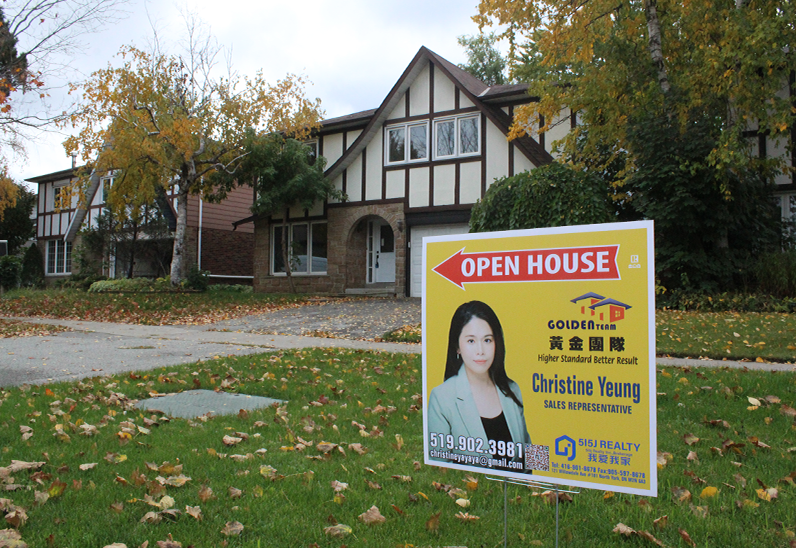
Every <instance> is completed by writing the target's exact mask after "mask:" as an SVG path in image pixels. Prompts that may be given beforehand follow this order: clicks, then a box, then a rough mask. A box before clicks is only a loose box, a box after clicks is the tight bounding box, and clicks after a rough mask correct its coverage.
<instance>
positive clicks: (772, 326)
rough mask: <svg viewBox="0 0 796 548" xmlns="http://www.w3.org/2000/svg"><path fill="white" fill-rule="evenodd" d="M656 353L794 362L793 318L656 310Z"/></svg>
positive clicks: (795, 324) (795, 331)
mask: <svg viewBox="0 0 796 548" xmlns="http://www.w3.org/2000/svg"><path fill="white" fill-rule="evenodd" d="M656 322H657V351H658V354H659V355H660V354H668V355H670V356H676V357H691V358H697V357H700V356H704V357H710V358H713V359H719V360H720V359H723V358H727V359H729V360H740V359H748V360H752V361H755V360H757V359H758V358H761V359H762V360H765V361H774V362H790V363H793V362H796V316H794V315H793V314H777V313H758V312H740V313H739V312H679V311H671V310H658V311H657V313H656Z"/></svg>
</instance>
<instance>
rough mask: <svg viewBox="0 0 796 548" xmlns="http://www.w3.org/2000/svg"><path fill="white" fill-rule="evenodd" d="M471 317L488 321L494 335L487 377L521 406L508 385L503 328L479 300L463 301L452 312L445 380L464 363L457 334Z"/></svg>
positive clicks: (457, 371)
mask: <svg viewBox="0 0 796 548" xmlns="http://www.w3.org/2000/svg"><path fill="white" fill-rule="evenodd" d="M473 318H479V319H481V320H484V321H485V322H486V323H488V324H489V327H490V328H492V335H494V337H495V359H494V360H493V361H492V367H490V368H489V378H490V379H492V382H493V383H495V386H497V387H498V389H500V391H501V392H503V394H505V395H506V396H507V397H509V398H511V399H512V400H514V402H515V403H516V404H517V405H519V406H520V407H522V403H521V402H520V400H519V399H518V398H517V396H516V395H515V394H514V392H513V391H512V390H511V388H510V387H509V382H511V379H509V377H508V376H507V375H506V343H505V341H504V340H503V328H502V327H501V326H500V320H498V317H497V315H496V314H495V311H494V310H492V309H491V308H490V307H489V305H488V304H486V303H483V302H481V301H470V302H469V303H464V304H463V305H461V306H460V307H459V308H457V309H456V312H454V313H453V318H452V319H451V329H450V333H449V334H448V359H447V361H446V362H445V380H446V381H447V380H448V379H449V378H451V377H455V376H456V375H457V374H458V373H459V369H461V367H462V363H464V362H463V361H462V358H461V356H459V353H458V352H457V351H456V349H457V348H459V336H460V335H461V334H462V331H463V330H464V326H465V325H467V324H468V323H470V320H472V319H473Z"/></svg>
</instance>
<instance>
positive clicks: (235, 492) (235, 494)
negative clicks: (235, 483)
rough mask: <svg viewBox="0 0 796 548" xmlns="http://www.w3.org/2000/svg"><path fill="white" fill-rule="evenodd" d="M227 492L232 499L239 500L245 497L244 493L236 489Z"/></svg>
mask: <svg viewBox="0 0 796 548" xmlns="http://www.w3.org/2000/svg"><path fill="white" fill-rule="evenodd" d="M227 492H228V493H229V497H230V498H232V499H239V498H241V497H242V496H243V491H241V490H240V489H237V488H236V487H230V488H229V489H228V490H227Z"/></svg>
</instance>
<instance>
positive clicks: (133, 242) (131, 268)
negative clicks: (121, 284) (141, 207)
mask: <svg viewBox="0 0 796 548" xmlns="http://www.w3.org/2000/svg"><path fill="white" fill-rule="evenodd" d="M132 230H133V233H132V239H131V240H130V266H128V267H127V277H128V278H129V279H132V278H133V272H135V246H136V245H138V224H137V223H133V229H132Z"/></svg>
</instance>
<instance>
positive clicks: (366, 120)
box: [235, 47, 575, 297]
mask: <svg viewBox="0 0 796 548" xmlns="http://www.w3.org/2000/svg"><path fill="white" fill-rule="evenodd" d="M532 100H534V99H533V98H532V97H530V96H529V95H528V93H527V86H526V85H500V86H492V87H489V86H487V85H486V84H484V83H483V82H481V81H480V80H478V79H477V78H475V77H473V76H472V75H470V74H468V73H467V72H465V71H464V70H462V69H460V68H459V67H457V66H456V65H453V64H452V63H450V62H448V61H446V60H445V59H443V58H441V57H439V56H438V55H437V54H435V53H434V52H432V51H430V50H428V49H426V48H425V47H423V48H420V51H419V52H418V53H417V55H416V56H415V58H414V59H413V60H412V62H411V63H410V64H409V66H408V67H407V69H406V70H405V71H404V73H403V74H402V75H401V77H400V79H399V80H398V82H397V83H396V84H395V86H394V87H393V89H392V90H391V91H390V93H389V95H387V97H386V98H385V99H384V101H383V102H382V104H381V106H379V108H377V109H375V110H368V111H364V112H358V113H355V114H351V115H348V116H342V117H339V118H334V119H330V120H326V121H324V122H322V124H321V128H320V130H319V131H318V132H317V134H316V135H315V136H314V140H312V141H309V142H308V144H309V145H310V146H312V147H314V148H315V151H316V153H317V154H318V155H320V156H324V157H325V158H326V160H327V170H326V176H327V177H328V178H329V179H331V180H332V181H333V182H334V185H335V186H336V187H337V188H338V189H340V190H342V191H343V192H344V193H345V194H346V195H347V200H346V201H345V202H329V203H319V204H316V205H315V207H314V208H313V209H311V210H302V209H300V208H292V209H290V210H289V214H288V218H287V223H288V230H289V234H288V237H289V244H288V245H290V246H291V251H292V252H293V254H294V257H295V259H296V264H295V265H294V266H293V268H292V272H293V277H294V281H295V283H296V288H297V290H298V291H302V292H313V293H315V292H329V293H345V292H347V293H383V294H395V295H399V296H403V295H409V296H413V297H418V296H420V292H421V253H422V239H423V237H424V236H434V235H443V234H458V233H466V232H468V230H469V227H468V223H469V220H470V210H471V208H472V206H473V204H474V203H475V202H476V201H477V200H478V199H480V198H481V197H482V196H483V195H484V192H486V189H487V188H488V187H489V185H490V184H491V183H492V182H493V181H494V180H495V178H499V177H504V176H510V175H514V174H515V173H520V172H522V171H526V170H531V169H534V168H536V167H538V166H540V165H543V164H546V163H549V162H551V161H552V160H553V157H552V156H551V154H550V143H551V142H553V141H554V140H556V139H559V138H561V137H562V136H563V135H564V134H566V132H568V131H569V130H570V128H571V125H573V124H574V123H575V119H574V116H570V115H568V116H567V117H566V119H564V120H561V121H562V122H563V123H560V124H557V125H556V127H555V128H554V129H553V131H551V132H548V133H547V134H546V135H544V136H542V137H540V140H539V141H537V140H534V139H532V138H530V137H523V138H521V139H516V140H513V141H511V142H509V141H508V140H507V138H506V136H507V133H508V130H509V126H510V125H511V123H512V118H513V109H514V107H515V106H516V105H519V104H523V103H527V102H530V101H532ZM570 118H571V119H570ZM251 221H254V223H255V227H256V230H255V241H256V244H255V259H254V288H255V291H264V292H281V291H288V288H289V286H288V283H287V279H286V277H285V273H284V271H285V268H284V264H283V261H282V258H281V257H282V253H281V245H282V244H281V238H282V222H283V219H282V216H281V215H274V216H272V217H270V218H256V217H249V218H247V219H244V220H242V221H239V222H238V223H235V224H236V226H240V227H243V226H246V225H247V223H250V222H251Z"/></svg>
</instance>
